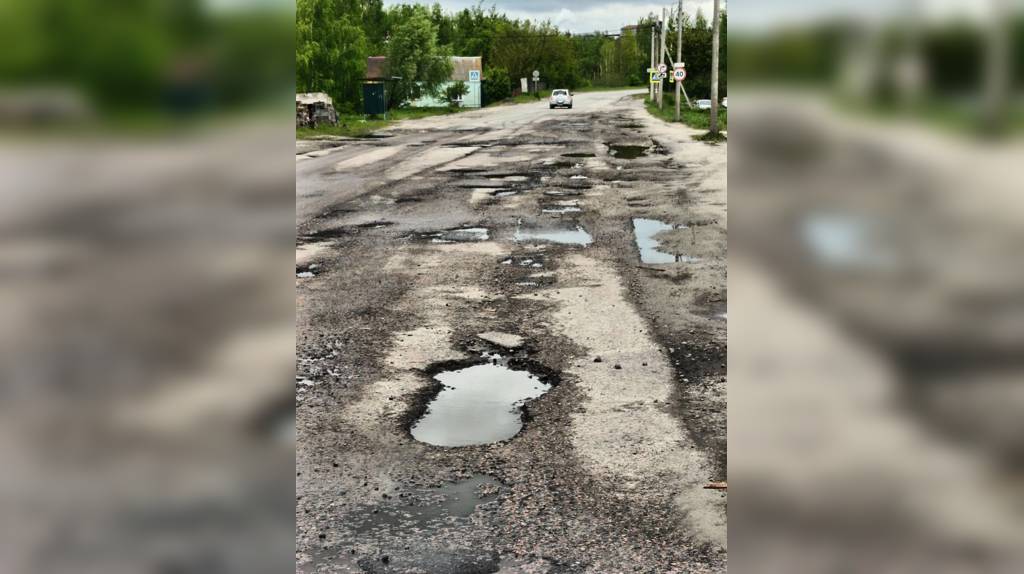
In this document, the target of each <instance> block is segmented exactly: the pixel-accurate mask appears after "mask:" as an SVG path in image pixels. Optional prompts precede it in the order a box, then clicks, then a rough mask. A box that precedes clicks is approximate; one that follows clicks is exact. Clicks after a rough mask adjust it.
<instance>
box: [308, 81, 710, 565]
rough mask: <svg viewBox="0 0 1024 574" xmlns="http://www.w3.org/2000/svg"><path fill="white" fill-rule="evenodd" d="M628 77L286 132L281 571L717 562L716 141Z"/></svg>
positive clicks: (700, 563)
mask: <svg viewBox="0 0 1024 574" xmlns="http://www.w3.org/2000/svg"><path fill="white" fill-rule="evenodd" d="M635 93H638V92H600V93H587V94H578V95H577V96H576V101H575V106H574V109H572V110H549V109H548V107H547V104H546V102H541V103H539V104H522V105H508V106H497V107H493V108H487V109H483V110H477V111H472V112H465V113H459V114H453V115H448V116H439V117H433V118H428V119H423V120H417V121H407V122H402V123H399V124H397V125H395V126H394V127H392V128H390V129H388V130H385V131H382V132H380V133H379V134H376V137H373V138H362V139H340V138H339V139H331V140H322V141H317V142H298V149H297V156H296V174H297V184H296V219H297V221H296V224H297V235H298V241H297V247H296V276H297V277H296V285H297V287H296V289H297V291H296V298H297V318H296V321H297V328H298V331H297V345H298V348H297V357H298V359H297V360H298V365H297V376H296V405H297V408H296V417H297V463H296V464H297V468H296V491H297V505H296V515H297V532H296V561H297V570H299V571H303V572H363V571H365V572H432V573H433V572H436V573H441V572H602V573H604V572H619V571H640V572H672V571H678V572H705V571H706V572H722V571H724V570H725V562H726V559H725V556H726V555H725V544H726V539H725V497H726V495H725V494H724V493H723V492H722V491H717V490H709V489H705V488H704V486H705V485H706V484H707V483H709V482H712V481H721V480H725V381H726V379H725V356H726V345H725V334H726V311H725V308H726V298H727V297H726V296H727V294H726V289H725V253H726V222H727V219H726V207H725V201H726V190H725V183H726V177H725V166H726V161H725V158H726V146H725V145H720V146H710V145H707V144H704V143H700V142H697V141H694V140H693V138H692V135H693V134H694V133H696V132H694V131H692V130H689V129H687V128H683V127H679V126H669V125H668V124H665V123H663V122H660V121H659V120H655V119H653V118H652V117H650V116H649V115H648V114H647V113H646V112H645V111H644V110H643V108H642V106H641V102H640V101H639V100H637V99H636V98H634V97H633V94H635ZM634 156H636V157H634ZM637 235H639V236H640V237H639V239H640V242H639V244H638V242H637V239H638V237H637ZM641 247H642V248H643V250H642V251H641ZM642 253H643V255H642ZM485 363H491V364H492V365H495V363H497V364H496V365H495V368H488V369H480V368H478V369H476V370H472V371H468V372H469V373H470V375H472V374H473V373H481V375H480V376H490V375H485V374H486V373H505V375H501V376H509V377H510V378H509V379H508V380H509V381H519V382H518V383H516V384H527V385H529V384H530V381H532V380H536V381H537V382H538V387H537V388H536V389H531V388H526V389H524V391H523V393H522V394H521V395H515V394H514V393H511V392H500V393H499V392H497V391H495V393H494V396H493V397H491V395H490V394H489V393H486V392H485V393H481V392H479V388H476V387H473V386H472V376H468V377H467V376H461V377H460V376H459V375H458V372H464V371H465V370H466V369H471V368H473V367H476V366H477V365H480V364H485ZM498 366H500V367H505V369H499V368H497V367H498ZM509 370H511V371H526V372H528V373H529V374H531V375H532V376H533V377H534V378H533V379H530V378H529V377H526V378H524V377H523V376H520V377H518V378H516V375H508V373H507V371H509ZM453 372H456V374H453ZM440 380H445V381H446V383H445V385H447V386H445V385H442V384H441V383H440V382H439V381H440ZM455 380H458V381H459V384H457V385H456V384H454V383H452V382H451V381H455ZM502 380H504V379H502ZM523 381H526V383H523ZM541 382H543V383H544V385H550V390H547V392H543V391H544V390H546V386H545V387H544V388H541V387H540V385H539V383H541ZM488 383H490V384H492V385H493V383H494V381H493V380H488V381H483V382H481V383H480V384H481V385H485V384H488ZM467 385H468V389H469V391H467V390H466V389H467ZM509 385H512V383H511V382H510V383H509ZM474 389H475V390H476V391H477V392H473V391H474ZM439 393H453V394H450V395H445V396H444V397H443V401H442V400H440V399H438V394H439ZM460 393H461V394H460ZM517 397H518V398H517ZM435 399H438V402H437V403H436V404H434V403H433V401H434V400H435ZM492 399H493V401H499V402H500V401H506V402H501V403H500V405H499V407H498V408H499V411H500V412H512V413H513V415H514V417H513V420H512V422H511V423H509V420H508V417H505V416H501V417H497V416H496V417H491V418H493V419H495V420H493V421H492V420H489V418H488V417H480V416H473V415H474V414H478V413H479V412H481V410H480V408H482V407H480V405H481V404H483V403H480V402H477V403H474V402H473V401H483V402H487V401H490V400H492ZM460 401H463V402H461V403H460ZM432 404H434V410H431V406H432ZM453 405H454V406H453ZM487 406H488V407H489V408H491V407H494V405H493V404H488V405H487ZM463 407H465V408H463ZM460 409H461V410H460ZM501 409H504V410H501ZM425 413H429V414H430V415H431V417H432V418H431V420H430V424H431V432H430V433H417V436H420V437H421V438H422V437H425V436H429V437H433V436H449V435H446V434H445V433H446V432H449V431H451V435H450V436H457V437H458V439H457V440H459V441H462V442H474V441H473V437H475V436H477V435H478V436H479V437H481V438H480V441H479V442H480V443H482V444H468V445H464V446H438V445H436V444H429V443H426V442H419V441H418V440H416V439H415V438H414V437H413V434H412V433H411V432H410V429H411V428H413V427H414V426H416V424H417V422H418V420H419V419H420V418H421V417H422V416H423V415H424V414H425ZM439 415H440V416H441V417H442V418H439ZM499 419H500V424H501V425H503V426H502V427H501V429H500V432H495V429H494V428H491V427H492V426H494V425H497V424H498V420H499ZM510 424H511V425H513V426H512V427H509V425H510ZM517 427H520V428H519V431H518V432H517V433H516V432H515V430H516V428H517ZM509 428H511V431H509ZM439 429H440V430H439ZM477 430H478V431H479V432H478V433H477ZM510 432H511V433H515V434H513V435H512V436H511V438H503V439H495V438H494V437H501V436H507V435H508V434H510ZM439 433H440V434H439ZM466 437H469V438H468V439H467V438H466ZM437 440H438V441H439V442H444V441H445V440H455V439H437ZM488 440H497V442H487V441H488Z"/></svg>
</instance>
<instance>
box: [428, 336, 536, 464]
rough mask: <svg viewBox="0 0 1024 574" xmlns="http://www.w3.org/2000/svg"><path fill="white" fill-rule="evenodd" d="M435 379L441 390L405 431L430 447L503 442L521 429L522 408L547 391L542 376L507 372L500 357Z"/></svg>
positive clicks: (447, 372) (506, 360)
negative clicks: (407, 430) (527, 402)
mask: <svg viewBox="0 0 1024 574" xmlns="http://www.w3.org/2000/svg"><path fill="white" fill-rule="evenodd" d="M484 359H485V360H487V362H486V363H480V364H476V365H471V366H468V367H463V368H459V369H454V370H447V371H442V372H440V373H438V374H436V375H434V379H435V380H436V381H438V382H439V383H440V384H441V385H442V387H441V391H440V392H439V393H438V394H437V396H436V397H435V398H434V400H432V401H430V403H429V404H428V405H427V410H426V412H425V413H424V414H423V416H421V417H420V418H419V419H418V420H417V421H416V422H415V423H414V424H413V425H412V427H411V428H410V429H409V432H410V434H412V436H413V438H415V439H416V440H418V441H420V442H425V443H427V444H432V445H435V446H447V447H455V446H470V445H478V444H490V443H494V442H498V441H503V440H508V439H510V438H512V437H514V436H515V435H516V434H518V433H519V431H520V430H522V428H523V403H525V402H526V401H528V400H530V399H535V398H537V397H539V396H541V395H543V394H544V393H546V392H548V391H549V390H550V389H551V386H552V385H551V384H549V383H547V382H545V381H544V380H543V378H542V377H541V376H538V375H535V374H533V373H532V372H530V371H527V370H519V369H515V368H512V367H511V366H510V365H509V361H508V359H506V358H503V357H501V356H500V355H484Z"/></svg>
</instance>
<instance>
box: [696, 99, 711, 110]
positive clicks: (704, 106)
mask: <svg viewBox="0 0 1024 574" xmlns="http://www.w3.org/2000/svg"><path fill="white" fill-rule="evenodd" d="M697 109H698V110H710V109H711V100H697Z"/></svg>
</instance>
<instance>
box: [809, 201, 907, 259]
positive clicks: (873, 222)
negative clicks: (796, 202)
mask: <svg viewBox="0 0 1024 574" xmlns="http://www.w3.org/2000/svg"><path fill="white" fill-rule="evenodd" d="M799 232H800V238H801V239H802V240H803V243H804V245H805V246H806V248H807V250H808V251H809V252H810V254H811V255H812V256H813V258H814V260H815V262H816V263H818V264H819V265H823V266H828V267H836V268H858V267H859V268H883V267H891V266H893V265H894V264H895V257H894V254H893V253H892V251H891V250H889V249H887V246H886V245H885V244H884V243H883V240H882V239H881V238H884V237H885V236H886V231H885V229H884V226H883V225H882V221H880V220H877V219H872V218H870V217H867V216H864V215H859V214H854V213H839V212H835V213H826V212H820V213H811V214H809V215H807V216H805V217H804V218H803V220H802V221H801V222H800V227H799Z"/></svg>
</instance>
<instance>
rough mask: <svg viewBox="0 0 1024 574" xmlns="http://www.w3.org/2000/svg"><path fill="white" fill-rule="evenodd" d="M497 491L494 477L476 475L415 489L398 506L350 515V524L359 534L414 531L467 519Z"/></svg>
mask: <svg viewBox="0 0 1024 574" xmlns="http://www.w3.org/2000/svg"><path fill="white" fill-rule="evenodd" d="M500 488H501V485H500V483H498V482H497V481H495V480H494V479H493V478H491V477H489V476H485V475H478V476H473V477H471V478H468V479H466V480H460V481H459V482H455V483H452V484H448V485H445V486H442V487H440V488H431V489H417V490H415V491H413V492H412V493H409V495H408V496H405V497H402V498H400V499H398V500H399V502H400V504H395V505H392V504H386V505H382V506H380V507H377V508H375V509H373V510H376V512H373V511H372V510H371V509H370V508H365V509H364V511H362V512H355V513H352V514H351V515H350V516H351V522H350V524H351V526H352V528H353V530H355V531H356V532H357V533H359V534H365V533H375V532H378V533H379V532H381V531H390V532H391V533H395V532H415V531H417V530H422V529H425V528H428V527H430V526H432V525H436V524H437V523H439V522H449V521H451V520H452V519H459V518H468V517H469V516H470V515H471V514H473V512H474V511H475V510H476V508H477V507H478V506H480V505H481V504H487V503H488V502H491V501H493V500H495V499H497V498H498V492H499V490H500ZM403 499H408V500H410V501H411V502H408V503H407V502H405V500H403Z"/></svg>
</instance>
